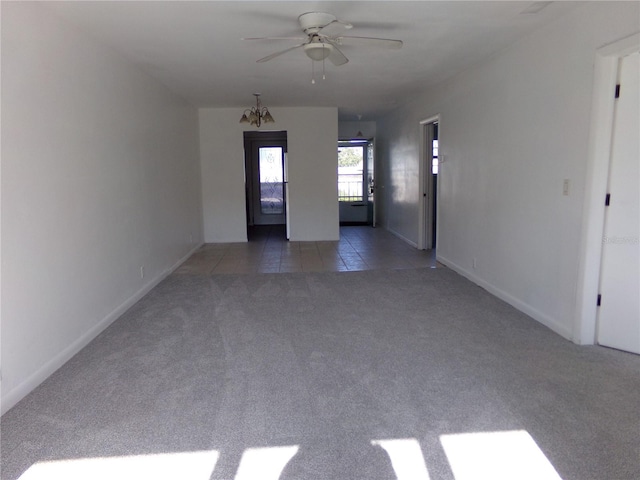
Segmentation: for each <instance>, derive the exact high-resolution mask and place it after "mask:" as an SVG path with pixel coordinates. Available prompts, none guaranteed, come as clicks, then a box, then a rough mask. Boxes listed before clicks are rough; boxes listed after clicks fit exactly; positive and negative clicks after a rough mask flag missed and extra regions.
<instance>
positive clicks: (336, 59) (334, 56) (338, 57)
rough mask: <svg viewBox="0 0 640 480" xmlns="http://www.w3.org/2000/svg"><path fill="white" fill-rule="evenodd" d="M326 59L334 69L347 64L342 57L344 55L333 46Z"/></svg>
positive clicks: (346, 59)
mask: <svg viewBox="0 0 640 480" xmlns="http://www.w3.org/2000/svg"><path fill="white" fill-rule="evenodd" d="M327 58H328V59H329V61H330V62H331V63H333V64H334V65H335V66H336V67H339V66H340V65H344V64H345V63H347V62H348V61H349V59H348V58H347V57H345V56H344V53H342V52H341V51H340V50H339V49H338V47H336V46H335V45H333V48H332V49H331V53H330V54H329V56H328V57H327Z"/></svg>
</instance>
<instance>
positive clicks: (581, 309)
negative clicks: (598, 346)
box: [571, 33, 640, 345]
mask: <svg viewBox="0 0 640 480" xmlns="http://www.w3.org/2000/svg"><path fill="white" fill-rule="evenodd" d="M638 50H640V33H636V34H634V35H630V36H628V37H626V38H623V39H621V40H619V41H616V42H613V43H611V44H609V45H606V46H604V47H602V48H600V49H598V50H597V52H596V58H595V65H594V85H593V96H592V105H591V126H590V132H589V146H588V156H587V173H586V184H585V196H584V210H583V217H582V231H581V239H582V242H581V245H580V265H579V267H578V282H577V289H576V309H575V312H576V313H575V317H574V319H573V334H572V336H571V339H572V340H573V341H574V342H575V343H577V344H580V345H593V344H594V343H596V318H597V305H596V301H597V297H598V289H599V280H600V261H601V257H602V235H603V232H604V208H605V207H604V198H605V195H606V192H607V177H608V170H609V161H610V152H611V139H612V134H613V111H614V99H613V93H614V89H615V85H616V79H617V74H618V60H619V59H620V57H624V56H626V55H628V54H630V53H633V52H635V51H638Z"/></svg>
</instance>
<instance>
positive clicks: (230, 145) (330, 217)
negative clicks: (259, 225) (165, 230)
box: [200, 98, 340, 243]
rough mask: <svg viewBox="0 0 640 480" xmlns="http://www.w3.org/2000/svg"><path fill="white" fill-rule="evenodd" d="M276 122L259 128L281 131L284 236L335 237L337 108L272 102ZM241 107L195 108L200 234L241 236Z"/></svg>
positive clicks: (213, 238)
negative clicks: (283, 105)
mask: <svg viewBox="0 0 640 480" xmlns="http://www.w3.org/2000/svg"><path fill="white" fill-rule="evenodd" d="M266 100H267V99H266V98H265V103H266V104H267V106H269V111H270V112H271V114H272V115H273V117H274V118H275V120H276V123H274V124H269V125H267V126H266V127H265V126H262V127H261V128H260V131H267V130H278V131H280V130H285V131H286V132H287V147H288V156H287V158H288V164H289V198H288V199H287V208H288V209H289V214H290V228H291V230H290V240H292V241H296V240H297V241H321V240H338V239H339V237H340V230H339V220H338V194H337V168H338V156H337V143H338V110H337V109H336V108H316V107H314V108H311V107H300V108H273V107H271V106H270V105H268V101H266ZM241 115H242V108H241V107H238V108H233V109H230V108H229V109H227V108H203V109H200V158H201V170H202V197H203V215H204V232H205V233H204V239H205V241H206V242H211V243H215V242H245V241H247V227H246V222H247V221H246V210H245V203H246V200H245V187H244V139H243V132H244V131H245V130H248V129H249V128H251V129H252V130H256V129H255V127H247V125H246V124H240V123H239V122H238V120H239V119H240V116H241Z"/></svg>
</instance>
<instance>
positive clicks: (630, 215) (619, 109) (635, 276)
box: [598, 53, 640, 353]
mask: <svg viewBox="0 0 640 480" xmlns="http://www.w3.org/2000/svg"><path fill="white" fill-rule="evenodd" d="M639 76H640V54H638V53H635V54H633V55H629V56H627V57H624V58H623V59H621V62H620V73H619V78H620V81H619V82H618V83H619V84H620V96H619V98H618V99H617V100H616V105H615V114H614V125H613V139H612V148H611V162H610V167H609V183H608V190H607V191H608V192H609V193H610V199H609V206H608V207H607V208H606V213H605V227H604V237H603V250H602V265H601V269H600V295H601V303H600V308H599V309H598V343H599V344H600V345H604V346H608V347H613V348H617V349H620V350H626V351H629V352H634V353H640V255H639V252H640V245H639V238H640V188H639V184H640V120H639V116H640V82H639V79H638V77H639Z"/></svg>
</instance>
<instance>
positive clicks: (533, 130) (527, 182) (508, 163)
mask: <svg viewBox="0 0 640 480" xmlns="http://www.w3.org/2000/svg"><path fill="white" fill-rule="evenodd" d="M638 30H640V12H639V4H638V3H637V2H624V3H618V2H616V3H613V2H602V3H596V2H586V4H585V5H582V6H580V7H578V8H577V9H576V10H573V11H572V12H570V13H569V14H567V15H566V16H564V17H561V18H559V19H557V20H556V22H555V23H553V24H551V25H549V26H547V27H545V28H543V29H541V30H539V31H537V32H534V33H533V34H532V35H530V36H529V37H527V38H525V39H523V40H521V41H520V42H518V43H516V44H514V45H513V46H511V47H510V48H508V49H507V50H505V51H503V52H501V53H500V54H498V55H496V56H495V57H493V58H492V59H491V60H490V61H488V62H486V63H484V64H482V65H479V66H477V67H475V68H473V69H471V70H468V71H466V72H463V73H462V74H460V75H458V76H456V77H454V78H452V79H450V80H449V81H447V82H444V83H442V84H440V85H438V86H436V87H434V88H430V89H429V90H427V91H426V92H425V93H424V94H423V95H422V96H421V97H420V98H415V99H412V101H411V104H410V105H406V106H404V107H402V108H400V109H398V110H396V111H395V112H394V113H393V114H392V115H389V116H387V117H385V118H384V119H381V120H379V122H378V129H377V130H378V139H379V142H378V147H379V148H378V155H379V156H382V157H383V160H384V161H383V163H384V164H385V168H384V169H382V172H381V171H380V169H379V171H378V175H379V178H380V175H382V176H383V178H382V180H381V183H382V184H383V185H384V187H385V188H384V189H383V192H384V208H383V209H382V212H381V214H382V217H383V218H382V220H383V224H384V225H385V226H387V227H388V228H389V229H391V230H392V231H394V232H395V233H397V234H399V235H401V236H403V237H405V238H407V239H408V240H409V241H412V242H417V240H418V215H419V208H418V207H419V203H418V202H419V201H420V197H421V195H420V192H419V189H418V185H419V144H420V132H421V129H420V127H419V122H420V120H422V119H425V118H428V117H431V116H433V115H436V114H440V115H441V124H440V130H439V133H440V152H441V154H442V155H444V156H445V163H444V164H443V165H442V167H441V168H440V175H439V185H438V189H439V216H438V248H437V254H438V258H439V260H440V261H441V262H443V263H445V264H447V265H448V266H450V267H452V268H454V269H456V270H457V271H459V272H461V273H462V274H464V275H465V276H467V277H469V278H471V279H472V280H474V281H475V282H476V283H478V284H480V285H482V286H483V287H485V288H487V289H488V290H490V291H492V292H493V293H495V294H497V295H498V296H500V297H501V298H503V299H505V300H507V301H508V302H510V303H511V304H513V305H515V306H516V307H518V308H520V309H521V310H523V311H524V312H526V313H528V314H529V315H531V316H532V317H534V318H536V319H537V320H539V321H540V322H542V323H544V324H545V325H547V326H549V327H551V328H552V329H553V330H555V331H556V332H558V333H560V334H561V335H563V336H565V337H567V338H573V337H574V332H573V317H574V314H575V309H576V300H575V299H576V288H577V274H578V266H579V261H580V258H579V250H580V248H579V247H580V240H581V239H580V232H581V222H582V209H583V201H584V198H583V194H584V189H585V182H586V164H587V146H588V142H589V125H590V108H591V100H592V87H593V79H594V68H593V65H594V59H595V52H596V49H597V48H598V47H601V46H602V45H604V44H607V43H610V42H613V41H615V40H618V39H620V38H623V37H626V36H627V35H630V34H632V33H634V32H637V31H638ZM564 179H569V181H570V193H569V195H568V196H564V195H563V194H562V189H563V180H564ZM474 259H476V265H477V266H476V268H474V267H473V260H474ZM594 301H595V299H594Z"/></svg>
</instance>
